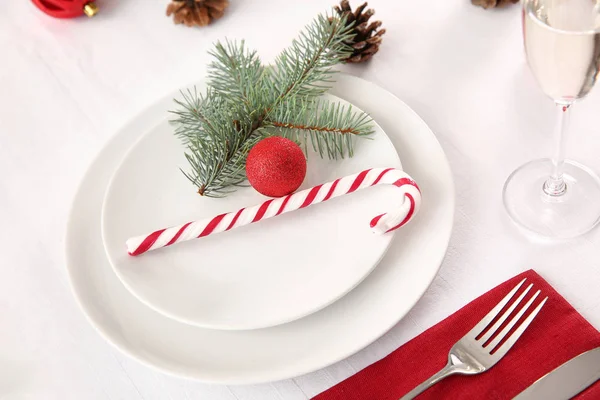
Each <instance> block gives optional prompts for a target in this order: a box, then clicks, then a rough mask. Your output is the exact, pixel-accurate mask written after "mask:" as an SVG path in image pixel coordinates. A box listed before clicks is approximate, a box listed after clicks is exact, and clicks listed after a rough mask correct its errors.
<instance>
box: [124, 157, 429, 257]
mask: <svg viewBox="0 0 600 400" xmlns="http://www.w3.org/2000/svg"><path fill="white" fill-rule="evenodd" d="M375 185H394V186H397V187H398V188H399V189H400V194H401V195H402V203H401V204H400V206H399V207H398V208H397V209H396V210H394V211H392V212H389V213H385V214H381V215H378V216H376V217H375V218H373V219H372V220H371V228H372V229H373V231H375V232H376V233H386V232H390V231H393V230H395V229H398V228H400V227H401V226H402V225H404V224H406V223H407V222H408V221H409V220H410V219H411V218H412V217H413V215H415V214H416V212H417V211H418V210H419V207H420V205H421V192H420V190H419V187H418V186H417V184H416V183H415V182H414V181H413V180H412V178H411V177H410V176H408V175H407V174H406V173H405V172H403V171H401V170H399V169H395V168H373V169H368V170H365V171H362V172H360V173H358V174H354V175H349V176H346V177H344V178H339V179H336V180H335V181H333V182H328V183H324V184H322V185H318V186H315V187H313V188H310V189H306V190H302V191H300V192H297V193H292V194H290V195H288V196H285V197H280V198H277V199H271V200H267V201H265V202H264V203H262V204H259V205H256V206H254V207H250V208H242V209H241V210H238V211H237V212H230V213H226V214H220V215H217V216H216V217H213V218H208V219H203V220H200V221H194V222H188V223H187V224H183V225H180V226H175V227H172V228H166V229H161V230H158V231H156V232H152V233H150V234H149V235H144V236H137V237H134V238H131V239H129V240H127V251H128V252H129V254H130V255H132V256H137V255H140V254H142V253H145V252H147V251H150V250H155V249H159V248H161V247H166V246H170V245H172V244H175V243H179V242H184V241H186V240H191V239H196V238H201V237H204V236H208V235H212V234H214V233H219V232H224V231H228V230H230V229H232V228H236V227H238V226H244V225H248V224H251V223H253V222H258V221H261V220H263V219H266V218H271V217H276V216H278V215H280V214H283V213H286V212H290V211H294V210H297V209H300V208H304V207H307V206H309V205H311V204H315V203H321V202H323V201H326V200H329V199H332V198H334V197H338V196H342V195H345V194H348V193H352V192H355V191H357V190H359V189H364V188H367V187H371V186H375Z"/></svg>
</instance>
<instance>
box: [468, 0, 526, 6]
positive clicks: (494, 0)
mask: <svg viewBox="0 0 600 400" xmlns="http://www.w3.org/2000/svg"><path fill="white" fill-rule="evenodd" d="M518 2H519V0H471V3H472V4H473V5H476V6H480V7H483V8H494V7H504V6H505V5H507V4H516V3H518Z"/></svg>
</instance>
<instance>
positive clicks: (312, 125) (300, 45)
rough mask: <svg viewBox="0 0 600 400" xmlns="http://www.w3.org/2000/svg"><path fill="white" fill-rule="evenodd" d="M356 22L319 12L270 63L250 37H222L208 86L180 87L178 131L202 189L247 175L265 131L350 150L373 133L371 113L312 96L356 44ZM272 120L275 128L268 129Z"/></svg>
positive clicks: (223, 188)
mask: <svg viewBox="0 0 600 400" xmlns="http://www.w3.org/2000/svg"><path fill="white" fill-rule="evenodd" d="M350 32H351V27H350V26H346V23H345V20H344V19H340V18H338V17H332V18H329V17H327V16H326V15H320V16H318V17H317V18H316V19H315V20H314V21H313V22H312V24H310V25H308V26H307V27H306V29H305V31H304V32H302V33H301V34H300V37H299V38H298V39H296V40H294V41H293V42H292V45H291V46H290V47H289V48H288V49H286V50H284V51H283V52H282V53H281V54H280V55H279V56H278V57H277V59H276V62H275V65H274V66H273V67H264V66H263V65H262V64H261V62H260V59H259V57H258V55H257V54H256V52H255V51H250V50H248V49H247V48H246V47H245V44H244V42H240V43H239V44H237V43H235V42H228V41H227V42H225V43H224V44H222V43H217V44H216V45H215V48H214V50H213V51H212V52H211V55H212V56H213V57H214V61H213V62H212V63H211V64H210V65H209V73H208V81H209V89H208V90H207V92H206V93H205V94H204V95H201V94H198V92H197V91H196V90H194V91H187V92H182V100H175V101H176V104H177V110H176V111H173V113H174V115H175V119H174V120H173V121H172V122H173V123H174V124H175V125H176V129H175V134H176V135H177V136H178V137H179V138H180V139H181V140H182V142H183V143H184V144H185V145H186V146H187V151H186V154H185V156H186V159H187V161H188V163H189V165H190V170H189V171H183V173H184V174H185V176H186V177H187V178H188V179H189V180H190V181H191V182H192V183H193V184H194V185H195V186H197V187H198V193H200V194H201V195H204V196H212V197H221V196H224V195H226V194H227V193H229V192H231V191H232V190H234V188H235V186H239V185H241V184H242V183H243V182H244V180H245V179H246V175H245V162H246V156H247V154H248V152H249V151H250V149H251V148H252V147H253V146H254V144H256V143H257V142H258V141H259V140H260V139H262V138H263V137H264V136H265V135H269V134H279V135H283V136H288V137H291V138H295V139H296V141H298V140H299V139H303V140H304V144H305V146H306V143H307V142H308V141H309V140H310V142H311V144H312V146H313V148H314V149H315V150H316V151H318V152H319V154H320V155H321V156H324V155H325V154H326V155H327V156H328V157H330V158H339V157H342V158H343V157H345V156H346V155H350V156H351V155H352V152H353V140H354V139H353V138H354V137H357V136H364V135H368V134H369V133H370V132H371V129H370V127H369V123H370V118H369V117H368V116H366V115H364V114H361V113H354V112H352V110H351V107H343V106H341V105H339V104H337V105H336V104H330V103H327V102H317V101H314V99H315V98H316V97H318V96H319V95H321V94H323V93H324V92H325V91H327V89H328V88H329V83H330V82H331V77H332V75H333V74H334V73H335V71H334V70H333V68H332V67H333V66H334V65H336V64H338V63H340V62H342V60H343V59H345V58H346V57H347V56H348V55H349V54H350V52H351V50H352V49H351V48H350V47H348V46H347V45H346V44H345V43H344V42H345V41H347V40H348V39H350V38H351V36H352V34H351V33H350ZM265 128H270V129H265Z"/></svg>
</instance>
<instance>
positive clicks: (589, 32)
mask: <svg viewBox="0 0 600 400" xmlns="http://www.w3.org/2000/svg"><path fill="white" fill-rule="evenodd" d="M533 1H535V0H523V12H526V13H530V12H531V11H530V10H527V4H529V3H531V2H533ZM532 19H533V20H534V21H535V23H536V24H540V25H541V26H543V27H544V28H546V29H548V30H551V31H553V32H556V33H562V34H567V35H597V34H599V33H600V26H598V27H597V28H594V29H586V30H581V31H573V30H567V29H560V28H555V27H553V26H550V25H548V24H545V23H543V22H542V21H540V19H539V18H537V17H536V18H532Z"/></svg>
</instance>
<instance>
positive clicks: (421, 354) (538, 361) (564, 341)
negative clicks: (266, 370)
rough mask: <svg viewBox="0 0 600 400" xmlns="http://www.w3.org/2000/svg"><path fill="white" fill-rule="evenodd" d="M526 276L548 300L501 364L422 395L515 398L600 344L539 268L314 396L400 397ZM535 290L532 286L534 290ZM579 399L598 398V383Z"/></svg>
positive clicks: (320, 399)
mask: <svg viewBox="0 0 600 400" xmlns="http://www.w3.org/2000/svg"><path fill="white" fill-rule="evenodd" d="M523 278H527V280H528V282H526V285H527V284H528V283H533V285H534V286H533V289H541V290H542V293H541V294H540V298H543V297H544V296H548V301H547V302H546V304H545V305H544V307H543V308H542V310H541V311H540V313H539V314H538V316H537V317H536V318H535V320H534V321H533V322H532V323H531V325H529V328H528V329H527V330H526V331H525V333H523V335H522V336H521V338H520V339H519V340H518V341H517V343H516V344H515V345H514V346H513V347H512V349H510V350H509V352H508V353H507V354H506V355H505V356H504V358H503V359H502V360H500V362H499V363H498V364H496V365H495V366H494V367H493V368H492V369H490V370H489V371H487V372H484V373H483V374H480V375H473V376H464V375H454V376H451V377H449V378H446V379H445V380H444V381H442V382H440V383H438V384H437V385H435V386H433V387H431V388H430V389H428V390H427V391H425V392H423V393H422V394H421V395H420V396H418V397H417V398H418V399H419V400H421V399H423V400H425V399H432V400H439V399H444V400H445V399H486V400H494V399H495V400H499V399H512V398H513V397H514V396H516V395H517V394H519V393H520V392H521V391H523V390H524V389H525V388H527V387H528V386H529V385H531V384H532V383H533V382H535V381H536V380H537V379H538V378H540V377H541V376H543V375H545V374H546V373H548V372H550V371H551V370H553V369H554V368H556V367H558V366H559V365H561V364H562V363H564V362H565V361H567V360H569V359H571V358H573V357H575V356H577V355H578V354H580V353H583V352H584V351H587V350H590V349H593V348H595V347H599V346H600V332H598V331H597V330H596V329H595V328H594V327H593V326H592V325H590V324H589V323H588V322H587V321H586V320H585V319H584V318H583V317H582V316H581V315H580V314H578V313H577V311H575V309H574V308H573V307H572V306H571V305H570V304H569V303H568V302H567V301H566V300H565V299H564V298H563V297H562V296H561V295H560V294H558V293H557V292H556V291H555V290H554V289H553V288H552V286H550V285H549V284H548V282H546V281H545V280H544V279H543V278H542V277H541V276H539V275H538V274H537V273H536V272H534V271H533V270H529V271H526V272H524V273H522V274H519V275H517V276H515V277H514V278H512V279H510V280H508V281H506V282H504V283H502V284H501V285H500V286H497V287H496V288H494V289H492V290H490V291H489V292H487V293H486V294H484V295H483V296H481V297H479V298H477V299H475V300H473V301H472V302H471V303H469V304H467V305H466V306H465V307H463V308H462V309H460V310H459V311H457V312H456V313H454V314H452V315H451V316H449V317H448V318H446V319H445V320H443V321H442V322H440V323H438V324H437V325H435V326H433V327H431V328H429V329H428V330H426V331H425V332H423V333H422V334H420V335H419V336H417V337H416V338H414V339H412V340H411V341H410V342H408V343H406V344H404V345H403V346H402V347H400V348H398V349H396V350H395V351H394V352H393V353H391V354H390V355H388V356H387V357H385V358H384V359H382V360H380V361H378V362H376V363H375V364H373V365H371V366H369V367H367V368H365V369H364V370H362V371H360V372H358V373H357V374H356V375H354V376H351V377H349V378H348V379H346V380H345V381H343V382H341V383H339V384H338V385H336V386H334V387H332V388H331V389H329V390H327V391H325V392H323V393H321V394H320V395H318V396H316V397H315V398H314V399H316V400H357V399H361V400H362V399H369V400H386V399H390V400H397V399H398V398H400V397H401V396H403V395H405V394H406V393H408V392H409V391H410V390H412V389H413V388H414V387H415V386H417V385H418V384H420V383H421V382H423V381H424V380H425V379H427V378H428V377H430V376H431V375H433V374H434V373H435V372H437V371H438V370H440V369H441V368H443V367H444V365H445V364H446V361H447V355H448V351H449V350H450V348H451V347H452V345H453V344H454V343H455V342H456V341H458V340H459V339H460V338H461V337H463V336H464V335H465V334H466V333H467V332H468V331H469V330H470V329H471V328H472V327H473V326H475V324H477V322H479V321H480V320H481V319H482V318H483V317H484V316H485V315H486V314H487V313H488V312H489V311H490V310H491V309H492V308H493V307H494V306H495V305H496V304H497V303H498V302H499V301H500V300H501V299H502V298H503V297H504V296H506V294H507V293H508V292H509V291H510V290H511V289H512V288H513V287H514V286H515V285H516V284H517V283H519V282H520V281H521V280H522V279H523ZM532 291H533V290H532ZM575 398H576V399H600V382H597V383H596V384H594V385H592V386H591V387H589V388H588V389H587V390H585V391H584V392H582V393H580V394H579V396H577V397H575Z"/></svg>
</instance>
